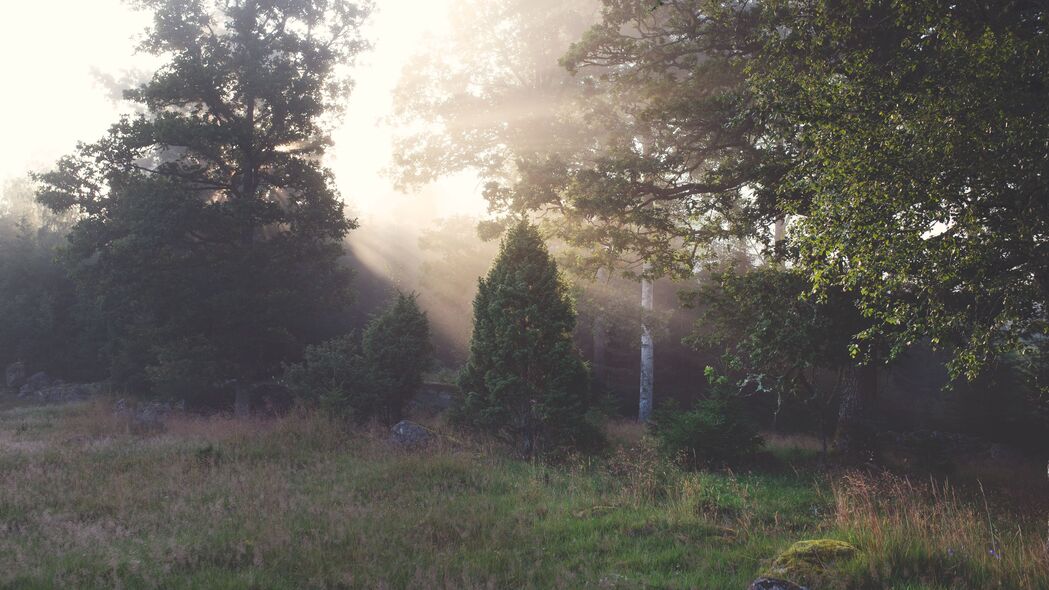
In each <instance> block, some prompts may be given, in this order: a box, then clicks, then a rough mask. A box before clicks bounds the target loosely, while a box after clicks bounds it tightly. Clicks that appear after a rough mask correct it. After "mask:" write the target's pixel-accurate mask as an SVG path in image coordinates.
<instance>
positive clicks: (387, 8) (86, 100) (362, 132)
mask: <svg viewBox="0 0 1049 590" xmlns="http://www.w3.org/2000/svg"><path fill="white" fill-rule="evenodd" d="M448 2H449V0H383V1H382V2H380V3H378V6H377V7H376V10H375V12H374V13H373V14H372V17H371V19H370V21H369V23H368V26H367V28H366V31H365V34H366V36H367V37H368V38H369V39H371V40H372V42H373V49H372V50H371V51H369V52H367V53H365V54H363V55H361V56H360V58H359V60H358V65H357V68H356V72H355V75H354V78H355V80H356V83H357V85H356V88H355V90H354V93H353V95H352V96H351V97H350V102H349V105H348V109H347V114H346V118H345V121H344V123H343V125H342V126H341V127H340V128H339V129H338V130H336V132H335V133H334V136H333V139H334V141H335V147H334V149H333V150H331V151H330V157H329V159H328V164H329V166H331V168H332V169H333V170H334V171H335V176H336V179H337V181H338V183H339V188H340V190H341V192H342V194H343V197H344V198H345V199H346V201H347V203H348V204H349V206H350V210H351V213H352V214H353V215H359V216H360V218H361V221H362V222H364V223H366V224H367V223H369V221H373V220H374V221H379V220H383V221H389V220H396V219H400V218H404V217H406V216H407V215H406V214H407V212H409V211H410V212H411V215H410V216H408V217H411V218H415V219H418V218H419V216H420V214H421V215H422V216H424V217H446V216H451V215H457V214H474V215H478V214H480V213H482V212H483V210H484V202H483V199H482V198H481V196H480V192H481V186H480V183H479V182H477V180H476V179H475V178H474V177H473V176H472V175H469V174H461V175H458V176H455V177H452V178H448V179H445V180H442V181H440V182H438V183H436V184H435V185H433V186H430V187H426V188H425V189H423V190H421V191H420V192H419V194H413V195H405V194H402V193H399V192H397V191H395V190H394V189H393V187H392V181H391V180H390V179H389V178H387V177H386V176H385V175H384V173H383V170H384V168H386V167H387V166H388V164H389V161H390V151H391V146H390V132H389V129H388V128H386V127H385V126H383V125H382V124H381V120H382V119H383V117H385V116H386V115H387V114H389V112H390V109H391V104H390V101H391V98H390V92H391V90H392V89H393V87H394V86H395V84H396V82H397V79H398V77H399V75H400V72H401V68H402V66H403V64H404V63H405V61H406V60H407V58H408V57H409V56H411V55H412V54H414V53H417V52H419V51H425V50H426V42H427V38H428V37H429V36H430V35H441V34H446V33H447V28H448V24H447V21H446V14H447V5H448ZM3 13H4V18H3V19H0V80H3V81H4V91H3V92H0V180H3V179H6V178H10V177H13V176H21V175H24V174H25V173H26V172H27V171H29V170H39V169H41V168H46V167H48V166H49V165H51V164H52V163H53V162H54V161H55V160H56V159H57V158H59V157H60V156H62V155H64V154H66V153H69V152H71V151H72V150H73V148H74V147H75V145H76V142H77V141H93V140H95V139H97V138H99V137H100V136H101V135H102V134H103V133H104V132H105V130H106V128H107V127H108V126H109V125H110V124H111V123H112V122H114V121H115V120H116V118H117V117H118V114H119V112H120V111H119V107H118V106H117V105H114V104H113V102H112V101H111V99H110V97H109V95H108V93H107V91H106V89H105V88H104V87H102V86H101V85H100V84H99V83H98V82H97V81H96V76H95V72H101V73H103V74H107V75H112V76H114V77H116V78H117V79H119V78H120V75H121V73H122V72H124V71H127V70H136V69H137V70H146V71H148V70H150V69H151V66H152V65H154V63H153V62H152V61H151V58H149V57H148V56H135V55H134V45H135V42H134V40H133V39H134V37H136V36H137V35H138V34H139V33H140V32H141V31H142V30H143V29H144V28H145V26H146V25H147V23H148V21H149V17H148V15H147V14H144V13H140V12H135V11H133V10H131V9H130V8H128V7H127V6H126V5H124V4H123V3H122V2H121V0H89V1H88V0H16V1H15V2H11V3H8V5H6V6H4V9H3Z"/></svg>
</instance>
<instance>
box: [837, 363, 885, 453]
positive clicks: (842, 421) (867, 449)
mask: <svg viewBox="0 0 1049 590" xmlns="http://www.w3.org/2000/svg"><path fill="white" fill-rule="evenodd" d="M877 391H878V365H877V363H876V362H874V361H871V362H869V363H868V364H866V365H864V366H862V367H855V368H853V369H852V370H850V371H849V372H848V375H847V376H846V378H845V384H844V387H843V388H842V397H841V407H840V409H839V411H838V428H837V432H835V435H834V450H835V451H836V452H837V453H838V454H839V455H841V456H843V457H845V458H848V459H852V460H857V459H870V458H872V457H871V455H872V453H873V452H874V429H873V425H872V424H871V419H870V412H871V410H872V409H873V402H874V398H875V397H876V395H877Z"/></svg>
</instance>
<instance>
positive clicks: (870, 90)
mask: <svg viewBox="0 0 1049 590" xmlns="http://www.w3.org/2000/svg"><path fill="white" fill-rule="evenodd" d="M603 4H604V10H603V12H602V22H600V23H599V24H598V25H596V26H595V27H593V28H592V29H591V30H590V31H589V32H588V33H587V34H586V35H584V36H583V37H582V39H580V41H579V42H578V43H576V44H575V45H574V46H573V47H572V49H571V50H570V51H569V53H568V54H567V55H566V56H565V58H564V63H565V65H566V66H567V67H568V68H569V69H571V70H572V71H576V72H578V74H579V75H580V76H581V77H583V78H584V79H585V81H586V83H587V84H588V85H589V88H590V89H591V93H590V94H589V95H588V98H591V97H593V100H591V101H590V102H589V104H590V105H593V108H592V109H591V111H590V112H588V113H587V115H586V116H585V117H583V119H584V120H587V121H589V122H590V124H591V125H592V133H591V135H592V137H593V138H595V139H594V141H593V143H592V145H590V146H588V149H585V150H576V151H569V152H568V153H557V154H553V155H547V156H543V157H534V158H524V159H523V161H522V163H521V164H520V165H519V167H520V169H521V174H520V177H519V179H518V182H517V183H516V185H515V186H513V187H512V189H508V190H504V191H502V192H501V193H500V197H501V198H500V200H498V201H493V203H494V204H496V205H502V206H503V208H504V209H506V210H509V211H514V212H517V213H521V212H527V211H533V210H539V211H545V212H550V213H555V214H556V215H558V216H560V218H563V222H560V223H559V226H560V228H561V229H560V230H559V237H563V238H564V239H565V240H566V241H568V242H569V243H572V244H574V245H579V246H585V247H589V248H590V251H591V256H592V257H594V258H597V259H602V258H605V259H607V258H609V257H612V258H628V259H631V260H635V261H636V260H643V261H646V262H647V263H649V264H650V265H651V267H650V268H651V272H654V273H660V272H668V273H674V272H680V273H683V274H690V273H691V272H692V271H693V269H695V268H696V264H697V262H698V260H697V259H702V258H704V257H705V256H707V255H709V253H711V252H712V251H716V247H717V246H718V245H719V243H723V242H725V241H728V240H733V239H736V238H739V237H743V238H746V239H747V240H748V241H750V243H752V244H753V243H758V244H762V243H763V244H764V245H765V246H766V249H767V250H768V251H770V252H773V251H774V254H775V255H776V256H782V257H788V258H790V259H792V260H793V261H795V262H797V263H798V264H797V266H796V268H798V269H800V270H801V271H802V272H804V273H805V274H806V275H807V277H808V279H809V281H810V282H811V283H812V285H813V290H814V291H815V292H816V293H817V294H819V295H821V296H822V295H824V294H827V293H833V292H835V291H841V292H847V293H851V294H854V296H855V297H856V302H857V306H858V307H859V309H860V310H861V311H862V313H863V314H864V315H865V316H866V317H868V318H869V319H870V324H869V325H867V326H865V327H863V328H862V329H861V330H859V331H858V332H857V333H854V334H850V336H856V337H857V339H858V340H859V343H861V344H864V345H881V344H883V343H888V344H889V345H891V347H892V352H893V353H894V354H895V353H899V352H902V351H903V350H905V349H906V348H907V347H908V346H910V345H911V344H912V343H913V342H915V341H917V340H919V339H921V338H928V339H929V340H930V341H931V342H932V343H933V344H934V345H936V346H944V347H950V348H951V349H953V359H952V361H951V363H950V369H951V374H952V376H953V377H959V376H966V377H968V378H973V377H974V376H975V375H977V374H978V373H979V372H980V371H981V370H983V369H984V368H986V367H987V366H989V365H992V364H993V360H994V359H995V357H997V356H998V355H1000V354H1002V353H1003V352H1007V351H1024V350H1026V349H1029V348H1030V347H1031V346H1032V344H1031V341H1032V338H1033V337H1034V336H1037V335H1044V334H1046V333H1047V332H1046V331H1047V330H1049V325H1047V323H1046V314H1045V309H1046V308H1047V301H1049V266H1047V264H1046V262H1045V261H1046V260H1049V251H1047V250H1046V243H1047V241H1046V240H1045V239H1044V236H1045V235H1046V234H1047V231H1049V230H1047V228H1046V223H1047V221H1046V220H1049V211H1047V209H1046V207H1047V205H1046V203H1047V200H1046V199H1045V198H1044V181H1043V180H1044V178H1045V176H1046V174H1047V171H1046V158H1044V157H1043V154H1042V151H1044V150H1041V149H1040V148H1035V147H1033V146H1044V145H1045V144H1046V142H1047V140H1049V139H1047V135H1046V133H1047V131H1046V130H1047V129H1049V124H1047V119H1046V118H1047V117H1049V115H1047V113H1046V110H1045V109H1044V108H1042V105H1044V104H1045V103H1046V100H1047V92H1049V90H1047V89H1049V67H1047V66H1046V63H1047V62H1046V60H1045V59H1044V55H1045V54H1046V52H1047V51H1049V35H1047V34H1046V32H1045V22H1046V20H1047V18H1049V16H1047V15H1049V13H1047V11H1046V8H1045V7H1044V6H1041V5H1037V4H1036V3H1030V2H1025V1H1022V0H1008V1H1005V2H999V3H992V4H987V3H982V2H976V3H961V4H949V3H947V4H945V3H943V2H940V1H937V0H921V1H917V2H911V1H907V0H884V1H877V2H866V1H858V0H857V1H846V2H826V1H824V0H798V1H789V2H779V1H772V0H769V1H762V2H750V1H744V0H733V1H730V2H724V1H720V0H660V1H659V2H650V1H648V0H625V1H624V0H605V1H604V2H603ZM603 96H612V97H615V103H616V109H615V112H614V113H613V114H612V115H611V116H603V114H602V107H601V103H602V101H601V100H600V97H603ZM606 114H607V113H606ZM784 218H787V221H788V229H789V236H788V241H787V243H786V244H785V245H783V246H781V247H778V248H772V244H771V241H772V240H770V238H771V235H770V234H771V233H772V232H771V231H770V230H771V226H772V222H773V221H774V220H777V219H784Z"/></svg>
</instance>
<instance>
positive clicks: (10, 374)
mask: <svg viewBox="0 0 1049 590" xmlns="http://www.w3.org/2000/svg"><path fill="white" fill-rule="evenodd" d="M25 377H26V375H25V363H23V362H21V361H19V362H15V363H11V364H10V365H7V369H6V370H4V385H6V386H7V388H8V389H10V390H11V391H18V389H19V388H20V387H22V385H24V384H25Z"/></svg>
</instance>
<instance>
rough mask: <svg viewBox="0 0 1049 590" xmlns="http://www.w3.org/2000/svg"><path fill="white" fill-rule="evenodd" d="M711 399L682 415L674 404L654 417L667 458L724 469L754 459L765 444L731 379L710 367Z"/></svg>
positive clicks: (703, 401) (654, 427)
mask: <svg viewBox="0 0 1049 590" xmlns="http://www.w3.org/2000/svg"><path fill="white" fill-rule="evenodd" d="M706 375H707V380H708V381H709V383H710V386H711V393H710V396H709V397H707V398H705V399H702V400H700V401H698V402H696V404H695V406H694V407H693V408H692V410H690V411H688V412H681V411H680V410H679V409H678V408H676V407H675V406H674V404H673V403H667V404H664V405H663V406H662V407H660V408H659V409H658V410H657V411H656V412H655V414H654V416H653V419H652V422H651V423H650V425H651V430H652V434H653V435H654V436H655V437H656V439H657V440H658V441H659V447H660V449H661V450H662V451H663V453H665V454H666V455H667V456H669V457H672V458H674V459H676V460H678V461H681V462H682V463H683V464H684V465H685V466H687V467H702V466H724V465H732V464H736V463H739V462H740V461H743V460H746V459H748V458H750V457H752V456H753V455H754V454H755V453H756V452H757V451H758V450H760V449H761V447H762V445H763V444H764V441H762V439H761V437H760V436H759V435H758V432H757V429H756V428H755V426H754V422H753V421H752V420H750V419H749V417H748V416H747V415H746V412H745V411H744V409H743V406H742V404H741V403H740V399H739V397H738V396H737V395H736V392H735V391H733V390H732V386H731V385H730V384H729V382H728V379H727V378H725V377H724V376H723V375H717V374H716V373H715V372H714V369H712V368H711V367H707V370H706Z"/></svg>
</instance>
